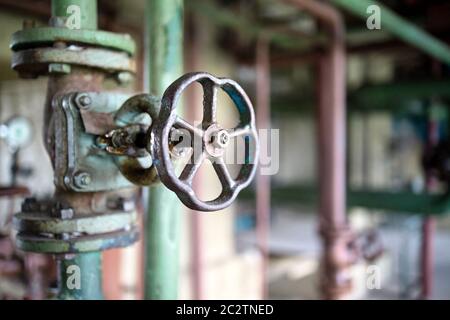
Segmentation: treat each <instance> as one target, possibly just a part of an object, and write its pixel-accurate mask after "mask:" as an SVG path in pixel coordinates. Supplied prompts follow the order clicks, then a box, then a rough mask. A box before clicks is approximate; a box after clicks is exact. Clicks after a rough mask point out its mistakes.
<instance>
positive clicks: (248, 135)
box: [150, 72, 258, 211]
mask: <svg viewBox="0 0 450 320" xmlns="http://www.w3.org/2000/svg"><path fill="white" fill-rule="evenodd" d="M194 82H198V83H200V84H201V85H202V87H203V119H202V124H201V128H197V127H195V126H194V125H192V124H190V123H189V122H187V121H185V120H184V119H182V118H180V117H179V116H177V114H176V107H177V103H178V101H179V98H180V97H181V94H182V93H183V91H184V90H185V89H186V88H187V87H188V86H189V85H190V84H192V83H194ZM219 89H221V90H224V91H225V92H226V93H227V94H228V95H229V96H230V98H231V99H232V101H233V102H234V104H235V106H236V108H237V110H238V112H239V116H240V123H239V125H238V126H237V127H236V128H234V129H224V128H222V127H221V126H220V124H219V123H218V122H217V92H218V90H219ZM173 127H174V128H176V129H179V130H186V131H188V132H189V134H190V135H191V142H190V147H191V148H192V154H191V157H190V161H189V163H188V164H186V165H185V167H184V168H183V170H182V172H181V174H180V175H179V176H177V175H176V173H175V168H174V166H173V164H172V161H171V158H170V150H169V144H170V143H169V142H170V132H171V129H172V128H173ZM237 137H244V138H245V141H246V143H245V155H246V157H245V158H246V161H245V163H244V164H243V165H242V166H241V169H240V171H239V173H238V175H237V178H235V179H234V178H233V177H232V175H231V173H230V170H229V169H228V167H227V164H226V162H225V157H224V153H225V150H226V148H227V147H228V146H229V142H230V140H231V139H232V138H237ZM151 138H152V143H151V144H150V146H151V148H152V149H151V153H152V157H153V159H154V164H155V167H156V170H157V171H158V175H159V178H160V180H161V182H162V183H164V185H165V186H166V187H167V188H169V189H170V190H172V191H174V192H175V193H176V194H177V196H178V198H179V199H180V200H181V201H182V202H183V203H184V204H185V205H186V206H188V207H189V208H191V209H194V210H199V211H216V210H220V209H224V208H226V207H228V206H229V205H230V204H231V203H232V202H233V201H234V200H235V199H236V197H237V195H238V193H239V192H240V191H241V190H242V189H243V188H245V187H247V186H248V185H249V184H250V182H251V180H252V178H253V176H254V174H255V171H256V165H257V159H258V137H257V134H256V127H255V115H254V111H253V107H252V105H251V102H250V99H249V98H248V97H247V95H246V93H245V92H244V90H243V89H242V88H241V87H240V86H239V84H237V83H236V82H235V81H233V80H230V79H225V78H216V77H214V76H212V75H210V74H208V73H205V72H195V73H188V74H185V75H184V76H182V77H180V78H179V79H177V80H176V81H175V82H173V83H172V84H171V85H170V86H169V87H168V88H167V90H166V91H165V92H164V95H163V98H162V101H161V111H160V113H159V118H158V121H156V123H155V125H154V126H153V127H152V134H151ZM249 141H251V142H252V144H251V143H249ZM251 146H253V148H251ZM207 159H208V160H210V161H211V162H212V165H213V168H214V170H215V172H216V174H217V176H218V178H219V181H220V183H221V185H222V192H221V194H220V195H219V196H218V197H217V198H216V199H214V200H210V201H202V200H200V199H199V198H198V197H197V195H196V194H195V192H194V190H193V186H192V185H193V179H194V177H195V175H196V173H197V172H198V170H199V168H200V167H201V165H202V163H203V162H204V161H206V160H207Z"/></svg>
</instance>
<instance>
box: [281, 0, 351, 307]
mask: <svg viewBox="0 0 450 320" xmlns="http://www.w3.org/2000/svg"><path fill="white" fill-rule="evenodd" d="M285 1H286V2H288V3H291V4H293V5H295V6H296V7H298V8H300V9H302V10H305V11H307V12H308V13H310V14H312V15H313V16H315V17H316V18H318V19H319V20H320V22H321V23H322V24H323V26H324V27H325V28H326V29H327V30H328V32H329V33H330V35H331V44H330V47H329V48H328V49H327V51H326V52H325V53H324V54H323V56H321V57H320V58H319V63H318V68H319V72H318V79H317V80H318V94H319V103H318V104H319V105H318V107H319V108H318V139H319V143H318V147H319V185H320V208H319V214H320V219H319V229H320V235H321V237H322V242H323V247H324V252H323V256H322V267H321V272H322V274H321V280H320V281H321V284H320V288H321V293H322V296H323V297H324V298H326V299H341V298H344V297H345V296H346V295H347V294H348V293H349V292H350V290H351V288H352V280H351V275H350V270H349V267H350V265H351V264H352V262H353V258H354V257H352V256H351V253H350V251H349V249H348V244H349V240H350V236H351V233H350V228H349V225H348V223H347V217H346V175H345V171H346V170H345V169H346V166H345V153H346V131H345V123H346V105H345V94H346V78H345V68H346V60H345V59H346V52H345V28H344V23H343V20H342V17H341V15H340V13H339V12H338V11H337V10H336V9H335V8H334V7H332V6H329V5H327V4H325V3H322V2H318V1H312V0H285Z"/></svg>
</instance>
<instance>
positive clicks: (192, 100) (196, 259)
mask: <svg viewBox="0 0 450 320" xmlns="http://www.w3.org/2000/svg"><path fill="white" fill-rule="evenodd" d="M185 35H186V41H185V43H186V50H185V72H194V71H197V70H199V67H200V66H199V56H200V46H201V41H200V30H199V28H198V24H197V23H196V20H195V19H194V17H193V16H192V15H189V16H188V17H187V23H186V30H185ZM202 100H203V97H202V95H200V94H199V92H198V91H193V90H191V91H189V90H188V91H187V92H186V104H187V105H188V106H191V108H190V112H189V114H187V115H186V119H187V120H188V121H190V122H191V123H194V121H199V120H201V119H202V116H203V110H202V108H201V106H202ZM202 179H203V176H202V172H201V170H199V171H198V172H197V176H196V179H195V180H194V189H195V191H196V192H199V193H200V194H201V193H202V191H203V190H202V183H201V182H202ZM189 216H190V218H191V224H190V226H191V232H190V234H191V255H192V272H191V281H192V298H193V299H195V300H202V299H204V298H205V295H204V275H205V270H204V251H205V243H204V241H203V232H204V230H203V217H204V215H203V214H202V213H201V212H198V211H193V210H192V211H190V215H189Z"/></svg>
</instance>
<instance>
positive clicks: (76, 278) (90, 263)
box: [57, 252, 103, 300]
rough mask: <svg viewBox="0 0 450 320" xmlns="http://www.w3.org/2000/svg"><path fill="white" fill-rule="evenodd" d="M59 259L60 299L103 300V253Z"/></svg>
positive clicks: (65, 256)
mask: <svg viewBox="0 0 450 320" xmlns="http://www.w3.org/2000/svg"><path fill="white" fill-rule="evenodd" d="M57 259H58V260H57V263H58V286H59V288H58V289H59V290H58V299H63V300H80V299H82V300H99V299H103V292H102V272H101V263H102V253H101V252H89V253H83V254H77V255H64V256H61V257H57Z"/></svg>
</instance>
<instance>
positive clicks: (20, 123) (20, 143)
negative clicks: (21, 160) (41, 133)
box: [1, 116, 33, 149]
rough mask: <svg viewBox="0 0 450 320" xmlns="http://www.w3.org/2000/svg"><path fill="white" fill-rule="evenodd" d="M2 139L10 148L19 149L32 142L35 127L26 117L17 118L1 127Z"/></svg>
mask: <svg viewBox="0 0 450 320" xmlns="http://www.w3.org/2000/svg"><path fill="white" fill-rule="evenodd" d="M1 127H2V130H1V131H2V138H3V139H5V141H6V143H7V144H8V146H9V147H11V148H13V149H19V148H23V147H24V146H26V145H27V144H28V143H30V142H31V139H32V134H33V127H32V124H31V121H30V120H28V119H27V118H25V117H21V116H15V117H13V118H11V119H9V120H8V121H6V123H4V124H2V125H1Z"/></svg>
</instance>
